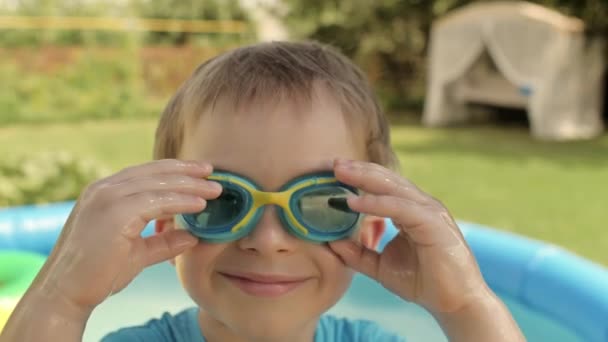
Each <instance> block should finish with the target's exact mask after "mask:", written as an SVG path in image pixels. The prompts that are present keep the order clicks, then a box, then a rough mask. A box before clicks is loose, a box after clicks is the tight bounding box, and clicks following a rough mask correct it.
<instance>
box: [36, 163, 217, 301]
mask: <svg viewBox="0 0 608 342" xmlns="http://www.w3.org/2000/svg"><path fill="white" fill-rule="evenodd" d="M211 172H212V167H211V166H210V165H209V164H203V163H199V162H186V161H179V160H172V159H171V160H160V161H154V162H150V163H147V164H144V165H139V166H134V167H130V168H127V169H124V170H123V171H121V172H118V173H117V174H115V175H112V176H110V177H108V178H105V179H102V180H99V181H97V182H95V183H93V184H91V185H90V186H88V187H87V189H85V190H84V191H83V193H82V194H81V196H80V197H79V199H78V202H77V203H76V205H75V207H74V209H73V210H72V212H71V214H70V216H69V218H68V220H67V222H66V224H65V226H64V228H63V231H62V232H61V235H60V237H59V240H58V241H57V244H56V246H55V248H54V250H53V252H52V253H51V254H50V256H49V258H48V260H47V262H46V264H45V266H44V267H43V269H42V271H41V272H40V274H39V275H38V277H37V278H36V280H35V281H34V283H33V284H32V288H31V289H30V290H32V289H33V290H39V291H42V292H43V293H46V294H48V295H51V296H53V297H54V298H56V297H58V298H61V299H62V301H63V302H64V303H65V302H67V303H68V304H69V305H72V306H76V307H77V308H80V309H82V310H92V309H93V308H94V307H95V306H96V305H98V304H100V303H101V302H102V301H104V300H105V299H106V298H107V297H108V296H110V295H111V294H112V293H116V292H118V291H120V290H122V289H123V288H124V287H126V286H127V284H129V283H130V282H131V280H133V278H134V277H135V276H136V275H137V274H139V273H140V272H141V271H142V270H143V269H144V268H145V267H147V266H149V265H152V264H155V263H158V262H161V261H164V260H167V259H170V258H173V257H175V256H176V255H178V254H180V253H182V252H183V251H185V250H186V249H188V248H190V247H192V246H194V245H195V244H196V243H197V241H198V240H197V239H196V238H195V237H193V236H192V235H190V234H189V233H188V232H187V231H185V230H169V231H168V232H166V233H163V234H160V235H155V236H151V237H148V238H142V237H141V236H140V234H141V232H142V230H143V229H144V228H145V226H146V224H147V223H148V222H149V221H151V220H153V219H157V218H160V217H171V216H172V215H175V214H178V213H185V212H196V211H200V210H202V209H203V208H204V207H205V205H206V201H205V199H211V198H215V197H217V196H218V195H219V194H220V192H221V187H220V186H219V184H217V183H214V182H209V181H207V180H205V179H202V178H204V177H207V176H209V175H210V174H211Z"/></svg>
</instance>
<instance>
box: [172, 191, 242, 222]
mask: <svg viewBox="0 0 608 342" xmlns="http://www.w3.org/2000/svg"><path fill="white" fill-rule="evenodd" d="M222 186H223V190H222V194H221V195H220V196H219V197H218V198H216V199H213V200H208V201H207V207H206V208H205V209H204V210H203V211H201V212H198V213H196V214H191V215H188V216H189V220H188V221H190V222H189V223H190V224H193V223H194V224H195V226H196V228H197V229H199V230H200V229H203V230H206V229H209V230H211V229H214V228H218V227H225V226H228V225H231V224H234V223H235V221H237V220H238V219H240V217H241V216H242V215H243V214H244V211H245V210H246V209H247V208H246V205H247V198H246V197H245V195H244V194H243V192H242V191H239V189H237V188H234V187H233V186H231V185H229V184H227V183H223V184H222ZM184 216H186V215H184ZM191 221H194V222H191Z"/></svg>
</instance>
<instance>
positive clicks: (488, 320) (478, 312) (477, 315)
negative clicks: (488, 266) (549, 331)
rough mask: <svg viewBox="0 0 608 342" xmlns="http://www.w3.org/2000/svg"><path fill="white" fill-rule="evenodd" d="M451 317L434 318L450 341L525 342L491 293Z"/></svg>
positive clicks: (449, 315) (508, 315)
mask: <svg viewBox="0 0 608 342" xmlns="http://www.w3.org/2000/svg"><path fill="white" fill-rule="evenodd" d="M480 298H481V299H480V300H479V301H476V302H474V303H472V304H471V305H469V306H467V307H464V308H462V309H461V310H459V311H458V312H454V313H450V314H438V315H434V316H435V318H436V319H437V320H438V322H439V324H440V325H441V328H442V329H443V331H444V332H445V334H446V335H447V336H448V339H449V340H450V341H451V342H476V341H480V342H483V341H493V342H523V341H526V339H525V337H524V336H523V333H522V332H521V330H520V329H519V326H518V325H517V323H516V322H515V320H514V319H513V317H512V316H511V313H510V312H509V310H508V309H507V308H506V306H505V305H504V304H503V302H502V301H500V300H499V299H498V298H497V297H496V295H495V294H494V293H492V292H491V291H489V290H488V293H487V295H484V296H483V297H480Z"/></svg>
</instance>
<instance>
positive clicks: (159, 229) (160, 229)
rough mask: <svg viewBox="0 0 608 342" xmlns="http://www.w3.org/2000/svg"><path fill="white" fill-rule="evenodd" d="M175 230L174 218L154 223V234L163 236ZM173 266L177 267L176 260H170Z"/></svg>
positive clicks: (159, 219)
mask: <svg viewBox="0 0 608 342" xmlns="http://www.w3.org/2000/svg"><path fill="white" fill-rule="evenodd" d="M173 229H175V221H174V220H173V216H171V217H164V218H158V219H156V221H155V222H154V233H155V234H162V233H165V232H168V231H171V230H173ZM169 262H170V263H171V265H173V266H175V259H173V258H171V259H169Z"/></svg>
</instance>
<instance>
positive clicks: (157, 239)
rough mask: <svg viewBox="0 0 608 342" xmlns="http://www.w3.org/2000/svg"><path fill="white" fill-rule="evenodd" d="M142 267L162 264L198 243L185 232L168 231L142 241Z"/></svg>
mask: <svg viewBox="0 0 608 342" xmlns="http://www.w3.org/2000/svg"><path fill="white" fill-rule="evenodd" d="M144 242H145V256H144V257H143V258H144V259H143V263H144V265H143V267H147V266H150V265H154V264H157V263H159V262H163V261H166V260H169V259H172V258H175V257H176V256H178V255H180V254H181V253H183V252H184V251H186V250H187V249H189V248H192V247H194V246H195V245H196V244H197V243H198V239H197V238H196V237H194V236H193V235H191V234H190V233H188V232H187V231H185V230H169V231H167V232H164V233H162V234H157V235H153V236H150V237H148V238H146V239H144Z"/></svg>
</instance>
